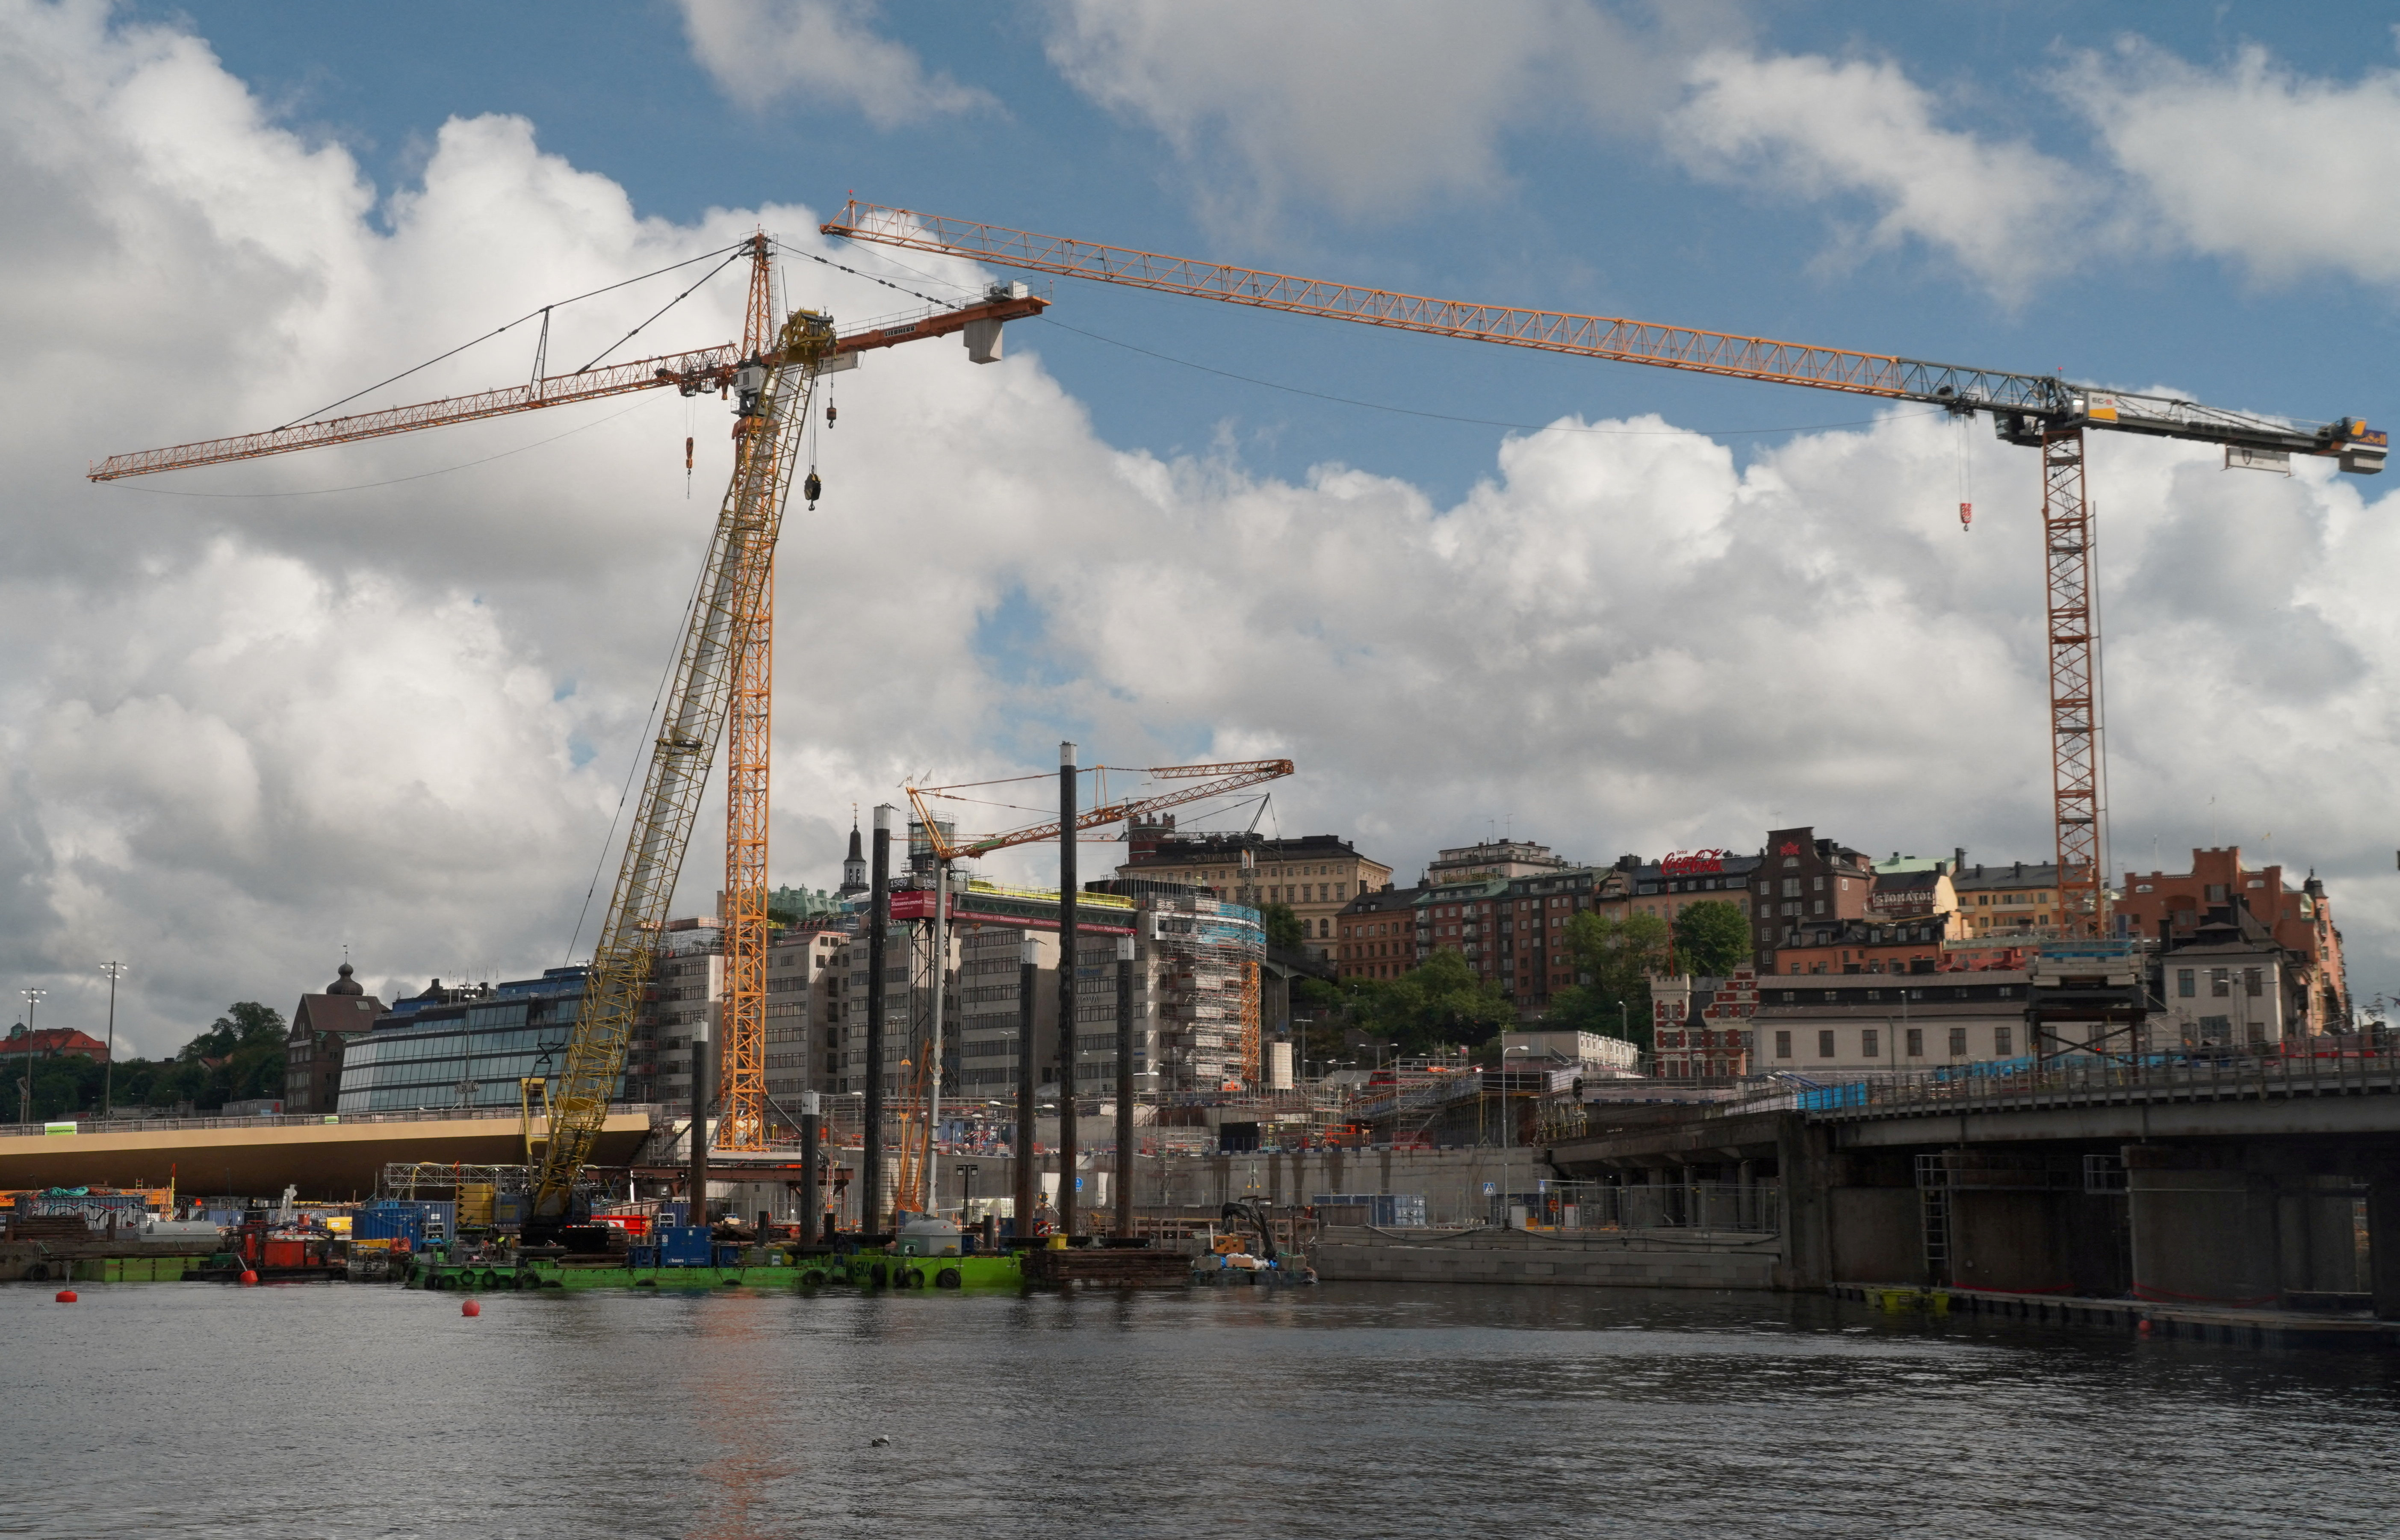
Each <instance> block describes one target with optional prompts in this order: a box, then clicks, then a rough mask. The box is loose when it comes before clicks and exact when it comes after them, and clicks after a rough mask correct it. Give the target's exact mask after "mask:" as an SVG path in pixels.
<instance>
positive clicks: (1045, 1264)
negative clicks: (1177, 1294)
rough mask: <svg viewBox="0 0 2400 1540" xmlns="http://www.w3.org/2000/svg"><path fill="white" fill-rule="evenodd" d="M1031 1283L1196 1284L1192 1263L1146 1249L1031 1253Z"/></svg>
mask: <svg viewBox="0 0 2400 1540" xmlns="http://www.w3.org/2000/svg"><path fill="white" fill-rule="evenodd" d="M1024 1256H1025V1276H1026V1278H1027V1280H1028V1281H1029V1282H1032V1283H1037V1284H1048V1285H1050V1286H1052V1287H1054V1288H1066V1287H1068V1286H1070V1285H1082V1286H1084V1287H1085V1288H1181V1287H1182V1286H1183V1285H1185V1284H1188V1283H1190V1282H1191V1281H1192V1259H1191V1258H1190V1257H1187V1256H1185V1255H1184V1254H1183V1253H1182V1252H1180V1251H1161V1250H1154V1249H1152V1248H1149V1247H1129V1246H1128V1247H1116V1246H1106V1247H1100V1246H1095V1247H1061V1248H1060V1249H1058V1250H1055V1251H1053V1250H1049V1249H1046V1248H1045V1249H1042V1250H1035V1251H1028V1252H1026V1253H1025V1254H1024Z"/></svg>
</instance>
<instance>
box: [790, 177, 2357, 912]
mask: <svg viewBox="0 0 2400 1540" xmlns="http://www.w3.org/2000/svg"><path fill="white" fill-rule="evenodd" d="M821 229H822V231H823V233H825V234H826V235H833V236H841V237H846V238H850V239H852V240H860V241H869V242H873V243H875V244H878V245H883V246H893V247H898V248H901V249H904V250H908V251H917V252H938V253H941V254H944V255H948V256H963V257H969V258H973V259H975V260H977V261H981V262H987V263H990V264H992V265H994V266H1000V267H1004V268H1014V269H1016V270H1019V271H1023V272H1033V273H1050V274H1056V275H1058V276H1060V277H1066V278H1080V279H1091V280H1094V281H1096V282H1102V283H1114V284H1122V285H1125V286H1128V287H1132V288H1138V289H1148V290H1152V291H1153V292H1155V293H1169V294H1181V295H1186V296H1190V297H1193V298H1198V299H1213V300H1219V301H1222V302H1224V303H1227V304H1232V305H1247V306H1250V307H1255V308H1259V309H1266V310H1281V311H1285V312H1288V313H1290V314H1295V315H1310V316H1319V317H1323V318H1325V319H1328V320H1347V321H1355V322H1359V323H1363V324H1365V325H1370V326H1383V327H1389V328H1393V329H1396V330H1399V331H1406V332H1418V333H1424V334H1429V335H1434V336H1448V337H1460V338H1465V339H1467V340H1470V341H1477V342H1492V343H1499V344H1503V345H1506V346H1508V347H1515V348H1538V349H1541V350H1543V351H1547V352H1554V353H1566V354H1572V355H1575V356H1578V357H1583V358H1594V359H1608V360H1614V361H1619V362H1625V363H1643V364H1650V365H1654V366H1657V367H1660V368H1668V369H1682V370H1687V371H1691V372H1694V373H1698V374H1705V375H1724V376H1726V377H1728V378H1733V379H1750V380H1763V381H1767V382H1771V383H1776V384H1782V385H1797V386H1806V387H1808V388H1812V389H1819V390H1840V391H1846V392H1848V393H1850V394H1853V395H1862V396H1877V397H1882V398H1884V399H1886V400H1889V401H1913V402H1926V403H1928V404H1930V405H1936V406H1940V407H1943V409H1945V410H1947V411H1949V412H1952V413H1954V414H1957V415H1960V416H1967V415H1971V414H1974V413H1978V412H1981V413H1985V414H1988V415H1989V416H1991V418H1992V426H1993V430H1994V431H1995V432H1996V433H1997V434H1998V436H1999V437H2000V438H2001V439H2002V440H2004V441H2005V442H2007V443H2013V444H2019V445H2022V446H2025V447H2027V448H2034V449H2039V451H2040V452H2041V457H2042V545H2043V562H2044V582H2045V591H2046V598H2047V606H2046V618H2047V627H2046V631H2045V645H2046V651H2047V663H2048V671H2049V676H2050V730H2051V782H2052V826H2053V833H2054V836H2055V842H2056V848H2057V852H2058V887H2059V889H2060V900H2061V907H2062V909H2063V910H2064V911H2065V913H2066V917H2067V919H2066V923H2067V925H2068V926H2069V927H2070V928H2072V929H2074V930H2077V931H2080V932H2081V933H2083V934H2093V933H2096V932H2099V931H2102V930H2104V929H2105V928H2106V924H2107V915H2106V908H2107V773H2106V763H2107V761H2106V756H2105V755H2104V752H2103V747H2102V727H2103V724H2102V720H2101V718H2102V711H2101V705H2102V693H2101V688H2100V678H2101V675H2100V627H2099V611H2098V608H2097V606H2096V605H2095V604H2094V598H2095V595H2096V590H2095V588H2094V586H2093V550H2092V541H2093V532H2092V508H2091V503H2090V500H2089V497H2088V496H2087V489H2086V484H2085V479H2084V448H2085V444H2084V438H2085V433H2086V430H2087V429H2089V430H2095V431H2108V432H2120V433H2134V434H2139V435H2144V436H2148V437H2153V438H2167V439H2182V440H2187V441H2190V442H2194V443H2214V444H2220V445H2223V446H2224V448H2225V451H2226V463H2227V464H2228V465H2229V466H2233V465H2243V466H2251V467H2274V466H2279V465H2282V466H2288V464H2289V463H2290V458H2291V457H2292V456H2294V455H2306V456H2314V457H2325V458H2330V459H2332V460H2333V461H2335V463H2336V465H2337V466H2338V468H2339V469H2340V470H2344V471H2348V472H2351V473H2353V474H2358V475H2372V474H2374V473H2376V472H2377V471H2380V470H2382V469H2383V461H2384V458H2385V456H2386V455H2387V453H2388V452H2389V450H2390V448H2391V437H2390V435H2389V434H2388V433H2387V432H2385V431H2383V430H2380V429H2369V428H2368V427H2367V426H2366V423H2365V422H2363V421H2361V420H2360V419H2358V418H2355V417H2339V418H2336V419H2334V420H2333V421H2331V422H2325V423H2309V422H2303V421H2299V420H2296V419H2293V418H2288V417H2278V416H2268V415H2266V414H2263V413H2256V412H2237V411H2228V410H2226V409H2224V408H2220V407H2213V406H2207V405H2203V404H2202V403H2201V402H2193V401H2187V400H2184V399H2182V398H2180V397H2174V396H2161V395H2149V394H2143V393H2140V392H2134V391H2122V390H2111V389H2107V388H2103V387H2098V386H2091V385H2080V384H2076V383H2074V382H2072V381H2069V380H2066V379H2064V378H2061V377H2059V376H2057V375H2026V374H2017V373H2013V372H2011V371H2007V370H1999V369H1978V368H1970V367H1968V366H1966V365H1962V364H1951V363H1937V362H1934V361H1930V360H1926V359H1912V358H1905V357H1902V356H1901V355H1899V354H1892V353H1867V352H1859V351H1856V350H1853V349H1849V348H1822V347H1817V346H1813V345H1810V344H1806V343H1793V342H1780V341H1777V340H1775V339H1773V338H1769V337H1757V336H1746V335H1743V334H1739V333H1732V332H1711V331H1703V330H1700V329H1698V328H1696V327H1688V326H1666V325H1660V324H1658V323H1657V322H1653V321H1642V320H1628V319H1626V318H1624V317H1619V316H1586V315H1575V314H1573V313H1570V312H1567V311H1561V310H1542V309H1534V308H1530V307H1521V306H1508V305H1484V304H1478V303H1475V302H1471V301H1464V300H1449V299H1436V298H1433V297H1430V296H1427V295H1424V294H1410V293H1399V292H1398V291H1396V290H1390V289H1375V288H1369V287H1366V286H1363V285H1359V284H1353V283H1337V282H1332V281H1329V280H1327V279H1313V278H1302V277H1299V276H1297V275H1294V274H1290V273H1275V272H1269V271H1266V270H1264V269H1262V268H1256V267H1240V266H1233V265H1231V264H1228V263H1220V262H1203V261H1198V260H1195V259H1193V258H1190V257H1178V256H1168V255H1166V254H1164V253H1161V252H1144V251H1139V250H1137V249H1135V248H1133V247H1127V246H1110V245H1104V244H1101V243H1099V242H1097V241H1087V240H1076V239H1073V238H1069V237H1065V236H1048V235H1037V234H1034V233H1033V232H1031V231H1028V230H1018V229H1013V228H1011V227H1009V226H1007V225H991V224H986V223H983V222H980V221H975V220H962V219H952V218H948V217H947V216H944V215H940V214H929V213H923V212H920V211H915V210H909V209H897V208H891V207H887V206H885V205H882V204H876V203H862V202H860V201H858V200H857V199H856V198H852V199H851V200H850V202H849V203H848V204H847V205H845V207H844V209H843V211H842V216H841V218H839V219H838V220H829V221H827V222H826V223H825V225H822V226H821Z"/></svg>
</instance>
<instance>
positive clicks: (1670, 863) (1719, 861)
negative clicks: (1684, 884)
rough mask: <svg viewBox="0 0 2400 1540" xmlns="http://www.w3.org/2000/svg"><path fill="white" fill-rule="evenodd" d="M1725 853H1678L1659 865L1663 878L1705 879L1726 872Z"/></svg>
mask: <svg viewBox="0 0 2400 1540" xmlns="http://www.w3.org/2000/svg"><path fill="white" fill-rule="evenodd" d="M1723 870H1725V852H1724V851H1677V852H1675V853H1674V854H1672V855H1670V856H1669V857H1667V859H1666V860H1664V861H1661V862H1659V863H1658V875H1660V876H1661V877H1704V876H1707V875H1709V874H1711V873H1713V872H1721V871H1723Z"/></svg>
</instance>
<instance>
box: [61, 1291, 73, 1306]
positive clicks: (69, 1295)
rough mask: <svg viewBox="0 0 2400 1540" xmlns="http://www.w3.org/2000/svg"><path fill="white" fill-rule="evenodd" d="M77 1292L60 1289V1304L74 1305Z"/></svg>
mask: <svg viewBox="0 0 2400 1540" xmlns="http://www.w3.org/2000/svg"><path fill="white" fill-rule="evenodd" d="M59 1303H61V1304H73V1303H75V1290H74V1289H72V1288H61V1289H60V1290H59Z"/></svg>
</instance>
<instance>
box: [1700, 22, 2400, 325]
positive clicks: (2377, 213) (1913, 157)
mask: <svg viewBox="0 0 2400 1540" xmlns="http://www.w3.org/2000/svg"><path fill="white" fill-rule="evenodd" d="M2044 85H2045V86H2046V88H2047V90H2048V91H2049V92H2050V93H2051V94H2052V96H2053V98H2054V99H2055V100H2058V101H2061V102H2064V103H2065V104H2066V106H2067V107H2068V108H2070V109H2071V110H2072V111H2074V112H2075V113H2077V114H2079V115H2080V116H2081V117H2083V118H2084V119H2085V120H2086V121H2088V122H2089V123H2090V124H2091V125H2092V126H2093V128H2094V129H2097V130H2098V140H2097V148H2098V149H2099V151H2100V152H2101V153H2100V156H2099V157H2096V158H2095V159H2094V161H2093V163H2090V164H2070V163H2068V162H2067V161H2065V160H2062V159H2060V158H2058V157H2054V156H2051V155H2047V154H2044V153H2043V152H2041V151H2040V150H2039V149H2036V148H2035V147H2034V146H2033V145H2032V144H2030V143H2026V142H2024V141H2014V140H1995V139H1993V138H1991V137H1989V136H1987V135H1984V134H1980V133H1977V132H1975V131H1973V130H1971V129H1964V128H1957V127H1952V126H1948V125H1947V124H1945V122H1944V116H1945V115H1944V112H1943V106H1944V103H1943V101H1942V100H1941V98H1940V97H1939V96H1938V95H1937V94H1936V93H1935V92H1933V91H1930V90H1929V89H1926V88H1925V87H1923V86H1921V85H1919V84H1917V83H1916V82H1915V81H1913V80H1911V79H1910V78H1909V77H1908V75H1907V74H1906V73H1905V71H1903V70H1902V68H1901V66H1900V65H1898V64H1897V63H1894V62H1891V61H1865V60H1848V61H1834V60H1830V59H1825V58H1821V57H1817V56H1812V55H1765V54H1750V53H1739V52H1733V51H1719V52H1713V53H1711V54H1708V55H1706V56H1704V57H1702V58H1701V59H1699V60H1698V61H1697V62H1696V63H1694V65H1693V66H1692V68H1691V71H1690V75H1689V94H1688V96H1687V97H1686V98H1685V100H1684V102H1681V103H1680V104H1679V105H1678V106H1677V107H1676V108H1675V109H1674V110H1673V111H1671V112H1670V113H1669V114H1668V115H1667V116H1666V118H1665V128H1664V133H1665V143H1667V145H1668V147H1669V149H1670V152H1671V153H1673V154H1674V155H1675V156H1676V157H1678V158H1680V159H1681V160H1682V161H1683V162H1684V164H1685V165H1686V166H1687V167H1689V168H1690V169H1691V170H1694V171H1695V172H1697V173H1698V174H1700V175H1703V176H1708V177H1712V178H1717V179H1721V180H1726V181H1732V182H1738V183H1741V184H1747V185H1751V186H1754V187H1756V188H1758V189H1760V190H1762V191H1765V192H1768V193H1770V194H1773V195H1776V196H1784V197H1796V198H1804V199H1807V200H1810V201H1818V202H1823V203H1826V204H1828V205H1829V206H1830V207H1831V208H1832V209H1833V210H1834V219H1835V221H1836V223H1837V225H1838V226H1839V227H1840V232H1841V233H1840V236H1839V238H1837V240H1836V243H1835V246H1834V252H1832V253H1831V254H1832V255H1833V256H1834V258H1836V259H1839V258H1841V257H1843V256H1846V255H1848V254H1850V253H1853V252H1857V251H1862V250H1887V249H1891V248H1895V247H1904V246H1907V245H1910V244H1916V245H1918V246H1921V247H1923V248H1925V249H1926V250H1927V251H1929V252H1932V253H1936V254H1938V255H1939V256H1940V257H1941V258H1942V259H1943V260H1946V261H1949V262H1953V263H1955V264H1956V265H1957V266H1958V267H1959V269H1960V270H1962V271H1963V272H1965V273H1966V274H1968V275H1970V276H1971V277H1972V278H1973V279H1976V280H1977V281H1979V282H1980V283H1982V284H1983V285H1984V287H1985V288H1986V289H1988V290H1990V291H1991V292H1993V293H1996V294H1998V295H1999V296H2000V297H2001V298H2003V299H2006V300H2010V301H2015V300H2021V299H2023V298H2024V297H2025V295H2026V294H2027V293H2030V292H2031V289H2032V287H2033V286H2034V285H2036V284H2038V283H2039V282H2041V281H2043V280H2045V279H2049V278H2052V277H2053V276H2055V275H2056V274H2057V273H2058V272H2059V271H2060V270H2061V269H2062V268H2063V267H2065V266H2066V265H2068V264H2071V263H2073V262H2075V261H2077V260H2079V259H2080V258H2082V257H2085V256H2088V255H2090V254H2091V253H2093V252H2124V251H2130V250H2146V251H2159V250H2175V249H2181V250H2186V251H2192V252H2201V253H2202V254H2205V255H2208V256H2214V257H2221V258H2226V259H2229V260H2230V261H2232V262H2235V263H2237V264H2239V265H2241V266H2244V267H2246V268H2248V269H2249V270H2250V271H2251V272H2252V273H2253V274H2254V275H2256V276H2257V277H2258V278H2260V279H2265V280H2268V281H2270V282H2278V283H2284V282H2292V281H2297V280H2298V279H2303V278H2306V277H2309V276H2311V275H2312V274H2316V273H2325V272H2332V273H2340V274H2344V275H2347V276H2349V277H2351V278H2353V279H2359V280H2361V281H2363V282H2367V283H2374V284H2387V285H2388V284H2391V283H2393V282H2395V281H2400V211H2395V209H2394V207H2393V202H2392V200H2391V199H2390V198H2384V197H2380V196H2379V194H2378V191H2377V189H2380V188H2382V187H2386V186H2389V185H2391V184H2393V181H2394V180H2395V178H2400V71H2394V70H2391V69H2382V70H2371V71H2368V72H2366V74H2364V75H2360V76H2358V77H2357V78H2355V79H2352V80H2343V81H2337V80H2332V79H2328V78H2325V77H2322V76H2311V75H2304V74H2301V73H2299V72H2298V71H2295V70H2293V69H2291V68H2290V67H2288V66H2286V65H2283V64H2279V63H2278V62H2276V61H2275V60H2274V59H2273V58H2272V57H2271V56H2270V54H2269V53H2268V52H2267V51H2266V50H2265V49H2264V48H2258V47H2256V46H2252V47H2248V48H2243V49H2241V50H2240V51H2239V52H2238V53H2236V54H2235V55H2234V56H2233V57H2232V58H2231V59H2230V60H2228V61H2226V62H2224V63H2223V64H2222V65H2219V66H2214V67H2211V66H2203V65H2199V64H2194V63H2191V62H2189V61H2186V60H2183V59H2180V58H2177V57H2176V56H2175V55H2174V54H2172V53H2170V52H2168V51H2166V50H2164V49H2162V48H2158V47H2156V46H2155V45H2152V44H2149V43H2147V42H2145V41H2143V40H2141V39H2139V38H2136V37H2131V36H2129V37H2127V38H2125V39H2123V40H2121V41H2120V43H2119V44H2118V45H2117V46H2116V47H2115V48H2113V49H2112V50H2109V51H2107V52H2106V53H2097V52H2095V53H2087V54H2083V55H2080V56H2078V57H2077V58H2075V59H2074V60H2073V61H2071V62H2070V63H2069V64H2068V65H2067V66H2066V67H2065V68H2063V69H2061V70H2059V71H2057V72H2055V73H2054V74H2052V75H2050V76H2048V77H2047V79H2046V80H2045V82H2044ZM1846 201H1848V202H1852V203H1855V204H1858V205H1861V206H1862V207H1863V209H1864V210H1865V214H1864V217H1863V220H1862V221H1861V222H1860V223H1857V224H1853V225H1842V224H1841V219H1842V216H1841V214H1840V213H1839V210H1840V207H1841V205H1842V204H1843V203H1844V202H1846Z"/></svg>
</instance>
